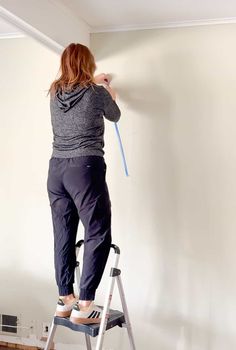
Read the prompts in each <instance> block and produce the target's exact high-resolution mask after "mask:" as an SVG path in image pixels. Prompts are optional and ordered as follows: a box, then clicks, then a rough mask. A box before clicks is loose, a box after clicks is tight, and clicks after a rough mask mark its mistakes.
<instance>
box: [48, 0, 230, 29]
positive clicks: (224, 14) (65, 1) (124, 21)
mask: <svg viewBox="0 0 236 350" xmlns="http://www.w3.org/2000/svg"><path fill="white" fill-rule="evenodd" d="M53 1H54V2H55V3H58V4H61V5H64V6H67V8H69V9H70V10H71V11H72V12H73V13H74V14H75V15H77V16H79V17H80V18H82V19H83V20H84V21H85V22H87V23H88V24H89V25H90V27H91V31H92V32H97V31H104V30H105V31H106V30H125V29H129V28H130V29H139V28H140V29H142V28H155V27H162V26H180V25H194V24H195V25H197V24H209V23H215V22H216V23H219V22H232V21H233V22H236V1H235V0H226V1H223V0H197V1H196V0H99V1H98V0H86V1H83V0H53Z"/></svg>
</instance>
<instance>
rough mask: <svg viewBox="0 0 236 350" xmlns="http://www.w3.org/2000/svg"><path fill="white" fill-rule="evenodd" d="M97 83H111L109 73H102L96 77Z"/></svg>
mask: <svg viewBox="0 0 236 350" xmlns="http://www.w3.org/2000/svg"><path fill="white" fill-rule="evenodd" d="M94 82H95V84H109V76H108V74H105V73H101V74H98V75H96V76H95V77H94Z"/></svg>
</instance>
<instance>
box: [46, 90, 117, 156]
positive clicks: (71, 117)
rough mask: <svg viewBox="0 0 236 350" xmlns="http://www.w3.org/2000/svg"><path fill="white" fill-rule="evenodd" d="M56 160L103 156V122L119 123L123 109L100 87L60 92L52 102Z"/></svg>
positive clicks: (52, 98)
mask: <svg viewBox="0 0 236 350" xmlns="http://www.w3.org/2000/svg"><path fill="white" fill-rule="evenodd" d="M50 111H51V121H52V128H53V136H54V141H53V154H52V156H53V157H58V158H71V157H77V156H90V155H95V156H103V154H104V151H103V147H104V119H103V116H105V117H106V118H107V119H108V120H110V121H115V122H116V121H118V120H119V118H120V110H119V107H118V106H117V104H116V102H115V101H114V100H113V99H112V97H111V95H110V94H109V92H108V91H107V90H106V89H105V88H104V87H103V86H99V85H95V84H94V85H90V86H88V87H82V86H80V85H77V86H75V87H74V88H73V89H72V90H71V91H62V90H59V91H57V92H56V94H55V96H53V97H51V99H50Z"/></svg>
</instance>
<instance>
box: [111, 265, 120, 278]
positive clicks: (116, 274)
mask: <svg viewBox="0 0 236 350" xmlns="http://www.w3.org/2000/svg"><path fill="white" fill-rule="evenodd" d="M120 274H121V270H119V269H117V268H115V267H112V268H111V272H110V276H111V277H114V276H119V275H120Z"/></svg>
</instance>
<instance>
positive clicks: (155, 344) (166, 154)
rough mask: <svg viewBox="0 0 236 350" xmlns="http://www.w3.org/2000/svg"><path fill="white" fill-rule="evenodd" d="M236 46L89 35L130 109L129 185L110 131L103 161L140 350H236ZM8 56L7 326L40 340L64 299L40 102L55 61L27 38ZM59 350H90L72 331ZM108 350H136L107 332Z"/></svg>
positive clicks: (224, 34) (45, 119)
mask: <svg viewBox="0 0 236 350" xmlns="http://www.w3.org/2000/svg"><path fill="white" fill-rule="evenodd" d="M235 34H236V26H235V25H223V26H211V27H201V28H200V27H198V28H185V29H171V30H146V31H136V32H127V33H125V32H123V33H106V34H94V35H92V49H93V51H94V53H95V55H96V58H97V64H98V70H99V72H102V71H105V72H111V73H114V82H113V84H114V86H115V87H117V90H118V103H119V104H120V107H121V110H122V119H121V121H120V123H119V124H120V130H121V134H122V137H123V142H124V146H125V151H126V156H127V161H128V166H129V171H130V177H129V178H126V177H125V175H124V172H123V169H122V164H121V158H120V153H119V149H118V145H117V140H116V136H115V132H114V128H113V125H112V124H109V123H107V125H106V161H107V164H108V174H107V175H108V184H109V188H110V193H111V199H112V204H113V205H112V208H113V241H114V243H116V244H118V245H119V246H120V248H121V260H120V267H121V269H122V274H123V284H124V287H125V292H126V297H127V301H128V306H129V310H130V317H131V321H132V324H133V329H134V333H135V338H136V342H137V348H138V349H142V350H143V349H150V350H156V349H158V350H173V349H175V350H222V349H227V350H234V349H235V345H236V341H235V338H234V334H235V322H234V320H235V308H236V302H235V298H234V295H235V294H236V284H235V273H236V270H235V267H234V264H235V243H236V242H235V240H236V238H235V234H234V232H235V228H236V222H235V216H234V209H235V203H236V201H235V195H236V193H235V192H236V191H235V185H234V179H235V175H236V174H235V173H236V168H235V156H236V154H235V153H236V151H235V128H236V122H235V119H234V115H235V110H236V102H235V97H234V94H235V85H236V69H235V62H236V50H235V45H234V38H235ZM0 54H1V55H0V57H1V60H0V63H1V64H0V74H1V80H0V92H1V97H0V98H1V117H0V118H1V128H0V150H1V160H2V166H1V172H0V198H1V201H0V211H1V213H2V215H1V218H0V232H1V235H0V281H1V288H0V313H9V314H17V315H19V314H20V315H22V322H23V324H30V323H31V321H33V320H34V321H35V328H36V331H37V333H38V335H39V334H40V332H41V323H42V322H43V321H49V320H50V317H51V315H52V314H53V312H54V309H55V303H56V298H57V290H56V286H55V282H54V270H53V252H52V247H53V241H52V225H51V217H50V208H49V205H48V199H47V193H46V177H47V167H48V159H49V157H50V154H51V138H52V135H51V125H50V115H49V100H48V98H46V97H45V96H46V90H47V89H48V87H49V84H50V82H51V81H52V80H53V79H54V78H55V76H56V73H57V70H58V67H59V57H58V56H57V55H56V54H55V53H52V52H51V51H50V50H48V49H46V48H45V47H43V46H41V45H39V44H38V43H37V42H34V41H33V40H31V39H29V38H22V39H11V40H1V41H0ZM81 237H82V230H81V229H80V233H79V238H81ZM107 270H108V269H107ZM107 272H108V271H106V274H105V276H104V279H103V281H102V284H101V287H100V290H99V291H98V293H97V302H98V303H102V302H103V296H104V291H105V288H106V284H107V278H108V277H107ZM45 296H46V297H45ZM112 306H113V308H120V304H119V298H118V294H117V292H116V293H115V295H114V300H113V303H112ZM56 341H57V342H59V343H65V344H66V343H73V344H76V343H77V342H78V343H80V344H83V343H84V339H83V337H82V338H81V337H80V336H79V335H76V334H74V333H72V332H70V331H69V330H64V331H62V330H61V331H60V332H58V336H57V338H56ZM58 348H63V347H62V346H61V347H58ZM68 348H69V346H64V349H68ZM73 348H76V345H75V346H74V347H73ZM105 349H114V350H115V349H117V350H118V349H119V350H123V349H124V350H126V349H129V346H128V341H127V337H126V334H125V330H120V329H115V330H112V331H110V332H108V334H107V336H106V341H105Z"/></svg>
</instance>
